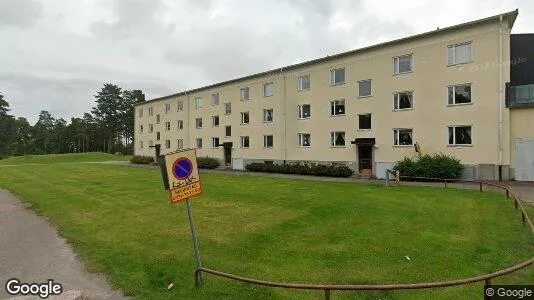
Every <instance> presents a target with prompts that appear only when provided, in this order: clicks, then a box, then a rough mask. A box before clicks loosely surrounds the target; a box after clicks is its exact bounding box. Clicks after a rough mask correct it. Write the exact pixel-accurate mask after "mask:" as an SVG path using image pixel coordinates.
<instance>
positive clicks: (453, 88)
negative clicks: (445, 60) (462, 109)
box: [447, 83, 473, 106]
mask: <svg viewBox="0 0 534 300" xmlns="http://www.w3.org/2000/svg"><path fill="white" fill-rule="evenodd" d="M458 86H469V88H470V93H469V96H470V98H471V101H470V102H467V103H456V87H458ZM451 88H452V95H453V98H452V102H453V103H449V89H451ZM470 104H473V84H472V83H460V84H453V85H449V86H447V105H448V106H459V105H470Z"/></svg>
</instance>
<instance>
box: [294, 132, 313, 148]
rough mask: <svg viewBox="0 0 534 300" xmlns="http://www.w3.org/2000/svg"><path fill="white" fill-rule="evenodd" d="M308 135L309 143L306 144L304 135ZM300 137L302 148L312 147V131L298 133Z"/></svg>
mask: <svg viewBox="0 0 534 300" xmlns="http://www.w3.org/2000/svg"><path fill="white" fill-rule="evenodd" d="M306 135H307V136H308V145H304V137H305V136H306ZM297 137H298V146H299V147H302V148H310V147H311V133H299V134H298V135H297Z"/></svg>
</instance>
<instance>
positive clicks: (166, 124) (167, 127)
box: [165, 121, 171, 131]
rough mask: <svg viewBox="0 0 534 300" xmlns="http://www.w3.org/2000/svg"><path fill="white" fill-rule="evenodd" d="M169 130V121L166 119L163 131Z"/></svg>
mask: <svg viewBox="0 0 534 300" xmlns="http://www.w3.org/2000/svg"><path fill="white" fill-rule="evenodd" d="M169 130H171V122H170V121H167V122H165V131H169Z"/></svg>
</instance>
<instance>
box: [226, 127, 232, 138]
mask: <svg viewBox="0 0 534 300" xmlns="http://www.w3.org/2000/svg"><path fill="white" fill-rule="evenodd" d="M224 136H226V137H231V136H232V126H230V125H228V126H225V127H224Z"/></svg>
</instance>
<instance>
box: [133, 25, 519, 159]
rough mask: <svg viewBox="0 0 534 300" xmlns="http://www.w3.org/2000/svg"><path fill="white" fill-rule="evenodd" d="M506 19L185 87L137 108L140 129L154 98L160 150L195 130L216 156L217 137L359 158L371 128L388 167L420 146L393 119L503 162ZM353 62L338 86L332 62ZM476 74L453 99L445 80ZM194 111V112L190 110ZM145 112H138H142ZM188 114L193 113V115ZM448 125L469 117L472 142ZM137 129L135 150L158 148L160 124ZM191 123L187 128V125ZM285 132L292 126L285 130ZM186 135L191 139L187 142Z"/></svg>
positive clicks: (432, 147)
mask: <svg viewBox="0 0 534 300" xmlns="http://www.w3.org/2000/svg"><path fill="white" fill-rule="evenodd" d="M498 26H499V25H498V23H496V22H493V23H485V24H478V25H476V26H470V27H464V28H463V29H458V30H455V31H454V32H443V33H438V34H435V35H427V36H424V37H421V38H418V39H415V40H410V41H406V42H403V43H399V44H395V45H392V46H384V47H380V48H373V49H369V50H367V51H361V52H358V53H356V54H353V55H350V56H346V57H342V58H337V59H333V60H329V61H322V62H317V63H315V64H313V65H312V66H305V67H300V68H297V69H292V70H289V71H283V70H282V72H281V73H280V74H272V75H269V76H264V77H262V78H254V79H249V80H243V81H240V82H238V83H233V84H228V85H225V86H222V87H217V88H216V89H213V90H205V91H201V92H197V93H192V94H190V95H188V96H182V97H181V99H182V100H183V101H184V111H182V112H177V111H176V104H175V103H176V101H178V99H173V98H171V99H164V100H161V101H156V102H149V103H146V104H142V105H139V106H138V107H137V108H138V109H143V110H144V114H143V117H142V118H138V117H136V129H137V128H138V125H140V124H149V123H151V122H152V123H153V124H155V123H156V122H155V116H153V117H148V108H149V107H154V109H155V110H156V112H155V115H156V114H158V113H159V114H160V115H161V118H162V120H161V122H160V124H155V125H154V126H155V129H154V131H155V132H156V131H160V132H161V133H162V135H161V141H160V143H161V144H162V153H165V152H168V151H174V150H176V140H177V138H179V137H183V138H184V147H195V139H196V138H202V139H203V147H202V149H199V150H198V155H199V156H212V157H217V158H220V159H222V158H223V149H222V147H220V148H216V149H213V148H212V146H211V139H212V137H219V138H220V142H221V143H222V142H233V145H234V149H233V150H232V157H236V158H244V159H247V160H277V161H328V162H332V161H338V162H356V161H357V151H356V146H355V145H353V144H351V143H350V141H352V140H354V139H355V138H363V137H373V138H375V139H376V146H375V148H374V153H373V156H374V162H375V164H380V168H381V169H383V168H384V166H386V165H387V166H389V165H391V164H392V163H393V162H395V161H397V160H399V159H402V157H403V156H405V155H407V156H415V155H416V153H415V151H414V147H413V146H410V147H403V146H394V145H393V129H394V128H412V129H413V142H414V143H415V142H417V143H418V144H420V145H421V150H422V151H423V153H435V152H442V153H445V154H450V155H454V156H456V157H458V158H460V159H461V161H462V163H464V164H466V165H473V166H476V165H479V164H499V163H500V159H501V157H500V156H499V103H500V101H501V99H500V86H499V66H500V67H501V68H502V71H503V75H502V76H503V82H506V81H508V80H509V73H510V71H509V68H510V67H509V64H499V47H500V45H499V27H498ZM509 35H510V29H508V28H504V30H503V35H502V36H503V39H502V51H503V58H506V57H510V41H509ZM464 42H472V45H473V46H472V47H473V62H471V63H467V64H463V65H457V66H447V46H448V45H451V44H456V43H464ZM406 54H412V65H413V68H412V69H413V72H411V73H407V74H402V75H394V74H393V57H396V56H401V55H406ZM335 68H345V84H342V85H336V86H331V85H330V70H332V69H335ZM302 75H310V78H311V89H310V90H307V91H300V92H299V91H298V89H297V86H298V77H299V76H302ZM367 79H371V81H372V96H371V97H366V98H358V88H357V87H358V81H360V80H367ZM267 82H273V83H274V86H275V91H274V96H272V97H263V95H262V92H263V84H264V83H267ZM463 83H471V84H472V99H473V101H472V103H471V104H468V105H457V106H449V105H448V103H447V86H449V85H454V84H463ZM243 87H249V88H250V100H248V101H241V100H240V89H241V88H243ZM402 91H413V102H414V107H413V109H411V110H406V111H393V93H394V92H402ZM216 92H218V93H219V97H220V100H219V102H220V104H219V105H218V106H212V105H211V103H210V102H211V95H212V94H213V93H216ZM197 97H202V98H203V102H204V103H203V104H204V105H203V107H202V108H199V109H195V108H194V99H195V98H197ZM337 99H344V100H345V110H346V114H345V115H344V116H336V117H332V116H330V101H332V100H337ZM225 102H231V103H232V114H231V115H225V114H224V103H225ZM166 103H171V104H172V105H173V107H172V109H171V113H169V114H165V113H164V108H165V104H166ZM299 104H310V105H311V116H312V117H311V118H310V119H306V120H299V119H298V105H299ZM267 108H272V109H273V110H274V121H273V122H272V123H264V122H263V119H262V117H263V115H262V114H263V109H267ZM244 111H249V112H250V124H248V125H242V124H240V123H241V122H240V112H244ZM363 113H371V114H372V130H370V131H358V130H357V126H358V125H357V122H358V118H357V115H358V114H363ZM187 114H189V116H187ZM509 114H510V112H509V110H508V109H503V123H502V124H503V141H504V142H503V147H502V151H503V152H502V163H503V164H504V165H508V164H510V142H509V141H510V137H509V132H510V129H509ZM212 115H219V116H220V126H219V127H212V126H211V116H212ZM136 116H138V115H136ZM200 117H202V118H203V123H204V126H203V128H201V129H196V128H195V119H196V118H200ZM178 118H180V119H183V120H184V130H183V131H177V130H175V127H176V124H175V122H176V120H177V119H178ZM168 120H171V122H172V127H171V131H169V132H165V131H164V128H163V126H164V123H165V121H168ZM186 120H187V121H186ZM225 125H231V126H232V136H231V137H225V136H224V129H225V128H224V127H225ZM449 125H471V126H472V140H473V145H472V146H462V147H449V146H448V145H447V144H448V129H447V126H449ZM144 126H145V129H144V133H139V132H138V130H136V140H137V141H139V140H141V141H143V142H144V147H143V148H142V149H140V148H138V146H139V145H138V143H136V148H135V153H136V154H140V155H153V153H154V152H153V149H150V148H148V147H147V145H148V140H154V141H155V138H154V136H155V134H151V133H148V130H147V129H148V126H147V125H144ZM187 128H188V130H186V129H187ZM331 131H345V138H346V146H345V147H340V148H337V147H336V148H333V147H331V146H330V132H331ZM285 133H287V134H285ZM298 133H310V134H311V147H306V148H303V147H298V138H297V134H298ZM266 134H272V135H273V136H274V147H273V148H264V147H263V135H266ZM240 136H249V138H250V148H248V149H242V148H241V147H240ZM166 139H169V140H170V141H171V147H170V149H165V140H166ZM186 141H187V142H186Z"/></svg>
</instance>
